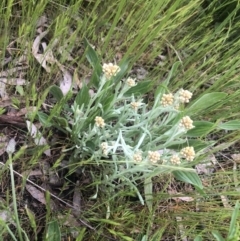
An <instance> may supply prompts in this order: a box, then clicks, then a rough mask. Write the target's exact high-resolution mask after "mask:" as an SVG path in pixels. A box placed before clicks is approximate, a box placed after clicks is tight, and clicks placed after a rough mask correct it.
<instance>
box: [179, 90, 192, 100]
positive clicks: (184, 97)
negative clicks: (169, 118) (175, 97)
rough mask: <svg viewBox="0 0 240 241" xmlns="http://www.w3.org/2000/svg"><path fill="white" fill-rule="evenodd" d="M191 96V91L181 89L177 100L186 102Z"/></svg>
mask: <svg viewBox="0 0 240 241" xmlns="http://www.w3.org/2000/svg"><path fill="white" fill-rule="evenodd" d="M191 98H192V93H191V92H190V91H188V90H184V89H181V90H180V91H179V100H180V102H181V103H188V102H189V100H190V99H191Z"/></svg>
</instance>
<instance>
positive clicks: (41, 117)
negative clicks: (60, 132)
mask: <svg viewBox="0 0 240 241" xmlns="http://www.w3.org/2000/svg"><path fill="white" fill-rule="evenodd" d="M37 115H38V119H39V121H40V122H41V123H42V125H43V126H44V127H50V126H52V124H51V122H50V121H48V118H49V116H48V115H47V114H45V113H43V112H41V111H38V113H37Z"/></svg>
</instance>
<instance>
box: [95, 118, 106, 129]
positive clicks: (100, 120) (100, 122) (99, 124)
mask: <svg viewBox="0 0 240 241" xmlns="http://www.w3.org/2000/svg"><path fill="white" fill-rule="evenodd" d="M95 124H96V126H97V127H101V128H103V127H104V126H105V122H104V119H103V118H102V117H100V116H96V118H95Z"/></svg>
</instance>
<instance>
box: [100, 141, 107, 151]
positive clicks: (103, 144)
mask: <svg viewBox="0 0 240 241" xmlns="http://www.w3.org/2000/svg"><path fill="white" fill-rule="evenodd" d="M100 146H101V148H102V150H103V151H104V150H107V148H108V143H107V142H102V143H101V145H100Z"/></svg>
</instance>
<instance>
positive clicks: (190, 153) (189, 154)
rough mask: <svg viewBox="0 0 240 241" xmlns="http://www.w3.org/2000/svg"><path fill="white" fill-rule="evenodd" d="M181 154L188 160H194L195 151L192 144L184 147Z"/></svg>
mask: <svg viewBox="0 0 240 241" xmlns="http://www.w3.org/2000/svg"><path fill="white" fill-rule="evenodd" d="M180 154H181V155H182V156H183V157H184V158H185V159H186V160H187V161H192V160H193V159H194V157H195V151H194V149H193V147H192V146H188V147H185V148H183V149H182V150H181V151H180Z"/></svg>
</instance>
